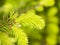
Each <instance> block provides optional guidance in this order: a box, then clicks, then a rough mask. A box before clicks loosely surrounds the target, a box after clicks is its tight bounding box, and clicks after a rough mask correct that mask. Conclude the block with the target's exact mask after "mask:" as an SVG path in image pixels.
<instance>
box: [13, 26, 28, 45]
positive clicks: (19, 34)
mask: <svg viewBox="0 0 60 45" xmlns="http://www.w3.org/2000/svg"><path fill="white" fill-rule="evenodd" d="M12 30H13V33H14V34H15V41H16V44H17V45H28V38H27V35H26V34H25V33H24V32H23V30H22V29H20V28H19V27H18V25H14V26H12Z"/></svg>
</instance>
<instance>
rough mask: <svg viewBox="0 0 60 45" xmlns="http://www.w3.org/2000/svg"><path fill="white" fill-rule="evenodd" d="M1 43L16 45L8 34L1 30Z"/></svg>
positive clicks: (3, 44) (1, 44)
mask: <svg viewBox="0 0 60 45" xmlns="http://www.w3.org/2000/svg"><path fill="white" fill-rule="evenodd" d="M0 45H14V44H13V43H12V42H11V40H10V38H9V37H8V35H7V34H6V33H4V32H1V31H0Z"/></svg>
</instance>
